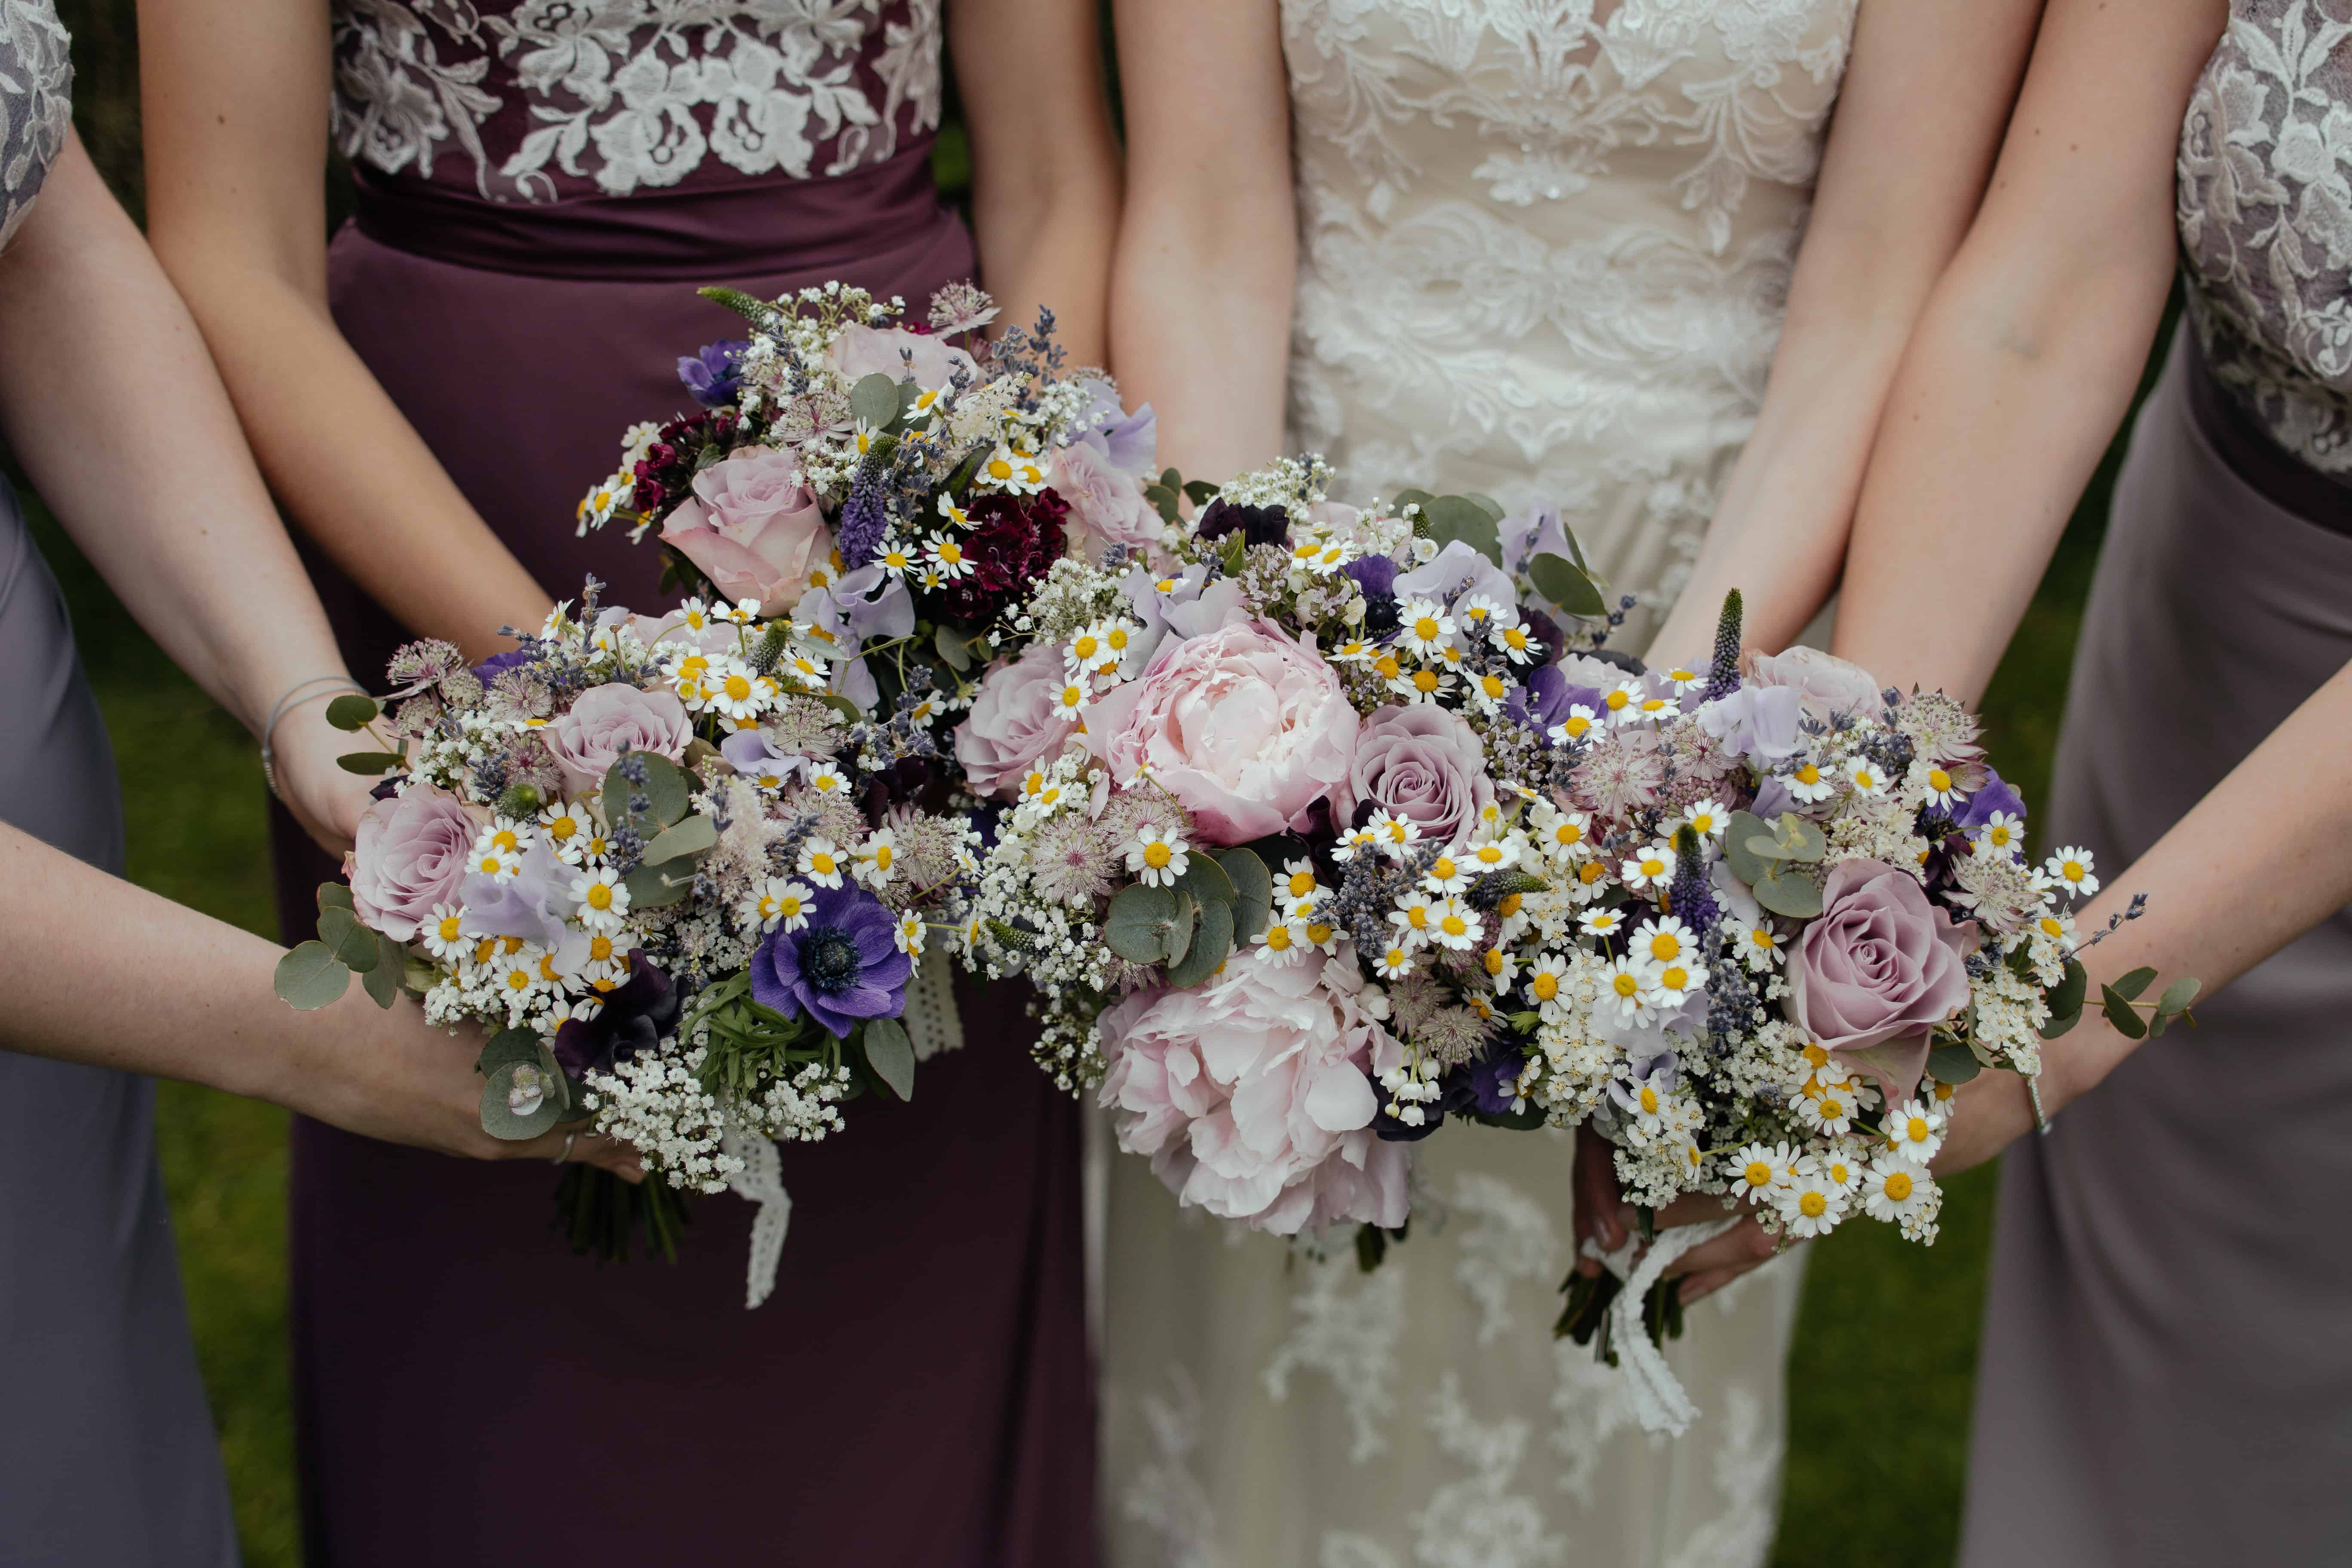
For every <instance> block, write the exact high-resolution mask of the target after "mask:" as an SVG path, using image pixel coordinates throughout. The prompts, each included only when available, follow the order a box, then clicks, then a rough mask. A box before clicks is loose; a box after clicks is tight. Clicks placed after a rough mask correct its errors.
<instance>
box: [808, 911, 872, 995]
mask: <svg viewBox="0 0 2352 1568" xmlns="http://www.w3.org/2000/svg"><path fill="white" fill-rule="evenodd" d="M800 956H801V979H802V980H803V982H805V983H806V984H807V985H808V988H809V989H810V990H812V991H814V992H816V993H817V994H819V995H823V996H830V995H833V994H835V993H836V992H841V991H846V990H848V989H849V988H850V987H851V986H852V985H855V984H857V982H858V978H859V976H860V975H861V974H863V973H864V972H865V968H866V961H865V960H864V959H863V958H861V957H860V956H859V955H858V952H857V942H856V939H855V938H853V937H852V936H851V935H850V934H849V933H848V932H847V931H844V930H842V929H841V928H840V927H839V926H814V927H811V928H810V930H809V931H808V932H807V934H806V935H804V936H803V937H802V938H801V955H800Z"/></svg>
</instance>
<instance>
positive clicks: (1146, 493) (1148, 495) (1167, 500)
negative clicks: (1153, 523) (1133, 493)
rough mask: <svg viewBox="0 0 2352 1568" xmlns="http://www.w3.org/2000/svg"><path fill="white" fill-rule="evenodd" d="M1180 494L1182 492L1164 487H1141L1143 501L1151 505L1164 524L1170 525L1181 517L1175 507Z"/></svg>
mask: <svg viewBox="0 0 2352 1568" xmlns="http://www.w3.org/2000/svg"><path fill="white" fill-rule="evenodd" d="M1181 493H1182V492H1181V491H1179V490H1175V489H1171V488H1170V487H1168V486H1166V485H1146V486H1144V487H1143V499H1144V500H1148V501H1150V503H1151V505H1152V508H1153V510H1156V511H1158V512H1159V513H1160V521H1162V522H1165V523H1171V524H1172V523H1174V522H1175V521H1176V520H1177V519H1178V518H1179V517H1180V516H1181V515H1182V514H1181V512H1180V511H1179V510H1177V505H1176V502H1177V500H1178V498H1179V497H1180V496H1181Z"/></svg>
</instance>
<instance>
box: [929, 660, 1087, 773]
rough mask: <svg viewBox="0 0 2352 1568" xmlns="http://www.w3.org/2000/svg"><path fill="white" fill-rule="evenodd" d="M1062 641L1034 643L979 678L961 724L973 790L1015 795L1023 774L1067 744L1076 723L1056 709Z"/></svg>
mask: <svg viewBox="0 0 2352 1568" xmlns="http://www.w3.org/2000/svg"><path fill="white" fill-rule="evenodd" d="M1063 684H1064V682H1063V674H1062V649H1061V646H1060V645H1059V644H1058V643H1050V642H1041V643H1036V644H1034V645H1033V646H1032V647H1030V649H1029V651H1028V652H1027V653H1024V654H1023V655H1022V656H1021V657H1020V658H1017V659H1014V660H1013V662H1012V663H1010V664H1001V665H998V666H997V667H996V668H994V669H992V670H990V671H989V672H988V675H987V677H986V679H982V681H981V683H980V695H979V696H978V697H975V698H974V699H972V704H971V713H970V714H969V715H968V716H967V717H966V718H965V719H964V721H963V722H962V723H961V724H959V725H957V726H956V730H955V754H956V761H957V763H960V764H961V766H962V768H963V771H964V777H965V778H966V779H967V780H968V781H969V782H970V784H971V791H972V793H973V794H974V795H997V796H1000V797H1002V798H1005V799H1010V798H1011V797H1012V796H1013V795H1014V794H1015V793H1017V792H1018V791H1019V789H1020V787H1021V780H1022V778H1023V776H1024V774H1026V773H1028V772H1029V770H1030V769H1031V768H1033V767H1034V766H1035V765H1036V764H1037V762H1038V760H1039V759H1040V758H1043V757H1050V756H1052V755H1054V754H1055V752H1059V751H1060V750H1061V749H1062V742H1065V741H1066V740H1068V739H1069V738H1070V736H1071V734H1072V733H1073V732H1074V731H1076V729H1077V725H1076V723H1075V722H1073V721H1070V720H1068V719H1065V718H1063V717H1062V716H1061V714H1060V713H1059V712H1058V711H1057V710H1055V701H1056V700H1057V699H1058V698H1059V697H1060V696H1061V691H1062V687H1063Z"/></svg>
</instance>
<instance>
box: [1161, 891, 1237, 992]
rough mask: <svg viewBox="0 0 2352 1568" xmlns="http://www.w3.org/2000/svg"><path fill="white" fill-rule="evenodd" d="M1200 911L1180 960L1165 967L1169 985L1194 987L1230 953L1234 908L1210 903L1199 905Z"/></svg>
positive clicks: (1232, 937) (1232, 946) (1229, 905)
mask: <svg viewBox="0 0 2352 1568" xmlns="http://www.w3.org/2000/svg"><path fill="white" fill-rule="evenodd" d="M1200 909H1201V914H1200V923H1199V925H1198V926H1197V927H1196V928H1195V929H1194V930H1193V931H1192V942H1191V943H1190V944H1189V945H1188V946H1187V947H1186V948H1185V950H1184V953H1183V956H1182V957H1181V958H1178V959H1176V960H1175V961H1173V962H1172V963H1170V964H1169V965H1168V984H1171V985H1174V986H1178V987H1184V986H1192V985H1198V984H1201V983H1202V981H1204V980H1206V979H1208V978H1209V976H1211V975H1212V974H1214V973H1216V972H1217V970H1218V968H1219V967H1220V966H1221V965H1223V963H1224V962H1225V960H1226V959H1228V958H1231V957H1232V956H1233V954H1234V906H1233V905H1231V904H1229V903H1213V904H1202V906H1201V907H1200Z"/></svg>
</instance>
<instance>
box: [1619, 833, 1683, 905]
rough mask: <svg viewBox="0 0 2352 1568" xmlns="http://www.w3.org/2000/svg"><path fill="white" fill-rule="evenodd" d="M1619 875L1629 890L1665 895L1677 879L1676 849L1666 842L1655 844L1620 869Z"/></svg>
mask: <svg viewBox="0 0 2352 1568" xmlns="http://www.w3.org/2000/svg"><path fill="white" fill-rule="evenodd" d="M1617 874H1618V876H1620V877H1622V878H1623V879H1624V881H1625V885H1626V886H1627V887H1629V888H1633V889H1637V890H1644V891H1656V892H1661V893H1663V892H1664V891H1665V890H1666V886H1667V884H1668V883H1670V882H1672V881H1673V880H1674V879H1675V852H1674V849H1673V848H1672V847H1670V846H1668V845H1667V844H1665V843H1664V841H1661V842H1659V843H1656V844H1653V845H1651V846H1649V847H1647V848H1645V849H1643V851H1642V852H1641V853H1640V854H1638V855H1635V856H1634V857H1633V858H1631V859H1629V860H1627V861H1626V862H1625V863H1624V864H1623V865H1622V866H1620V867H1618V868H1617Z"/></svg>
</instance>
